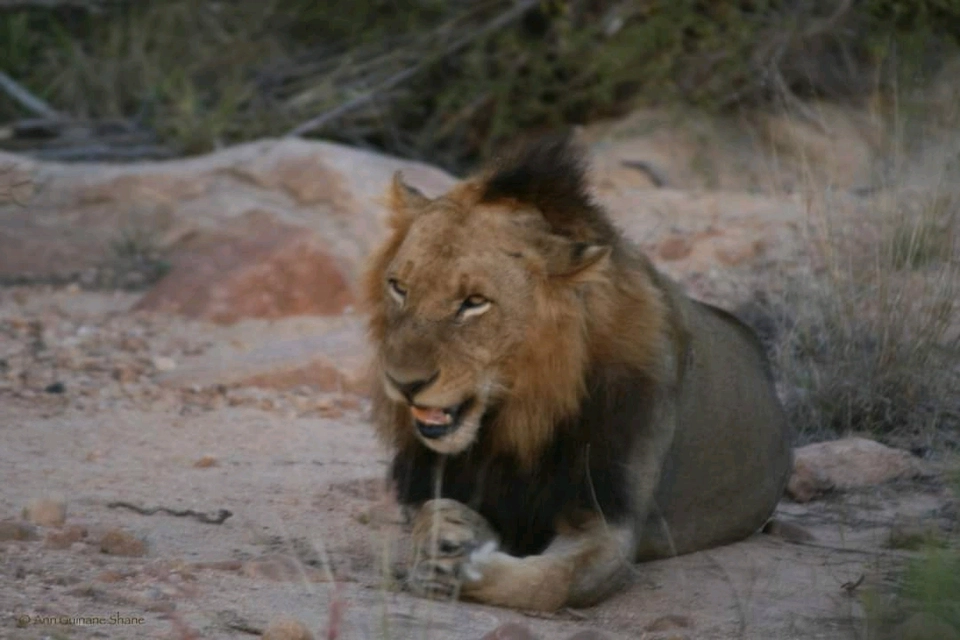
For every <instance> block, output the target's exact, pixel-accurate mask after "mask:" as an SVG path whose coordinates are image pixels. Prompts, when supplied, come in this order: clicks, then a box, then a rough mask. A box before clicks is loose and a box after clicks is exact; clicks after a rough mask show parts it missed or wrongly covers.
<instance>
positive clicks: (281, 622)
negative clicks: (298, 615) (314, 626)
mask: <svg viewBox="0 0 960 640" xmlns="http://www.w3.org/2000/svg"><path fill="white" fill-rule="evenodd" d="M261 637H262V638H263V640H313V634H312V633H310V630H309V629H307V625H305V624H303V623H302V622H300V621H299V620H294V619H292V618H278V619H276V620H274V621H272V622H271V623H270V624H268V625H267V628H266V630H265V631H264V632H263V635H262V636H261Z"/></svg>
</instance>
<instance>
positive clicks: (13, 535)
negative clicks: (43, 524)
mask: <svg viewBox="0 0 960 640" xmlns="http://www.w3.org/2000/svg"><path fill="white" fill-rule="evenodd" d="M39 538H40V536H39V535H38V534H37V530H36V528H35V527H33V526H32V525H30V524H27V523H26V522H19V521H16V520H14V521H10V520H5V521H3V522H0V542H7V541H16V542H30V541H31V540H37V539H39Z"/></svg>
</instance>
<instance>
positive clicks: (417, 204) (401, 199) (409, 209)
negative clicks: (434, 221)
mask: <svg viewBox="0 0 960 640" xmlns="http://www.w3.org/2000/svg"><path fill="white" fill-rule="evenodd" d="M429 203H430V198H428V197H427V196H425V195H423V194H422V193H420V191H418V190H417V189H415V188H414V187H411V186H410V185H408V184H407V183H406V182H404V181H403V174H402V173H401V172H400V171H396V172H394V174H393V181H392V182H391V184H390V209H391V211H392V212H393V215H394V216H395V217H396V218H398V219H401V220H409V219H412V218H414V217H416V215H417V213H419V212H420V211H421V210H423V209H424V208H425V207H426V206H427V205H428V204H429Z"/></svg>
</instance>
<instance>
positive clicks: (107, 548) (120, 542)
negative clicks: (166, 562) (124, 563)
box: [100, 529, 147, 557]
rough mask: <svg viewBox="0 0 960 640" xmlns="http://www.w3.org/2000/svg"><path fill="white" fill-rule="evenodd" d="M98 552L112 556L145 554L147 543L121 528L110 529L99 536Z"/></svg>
mask: <svg viewBox="0 0 960 640" xmlns="http://www.w3.org/2000/svg"><path fill="white" fill-rule="evenodd" d="M100 552H101V553H106V554H108V555H113V556H131V557H139V556H145V555H147V543H146V542H144V541H143V540H141V539H140V538H138V537H137V536H135V535H133V534H132V533H129V532H127V531H124V530H123V529H110V530H109V531H107V532H106V533H104V534H103V537H101V538H100Z"/></svg>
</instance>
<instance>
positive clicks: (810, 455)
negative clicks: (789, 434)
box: [787, 437, 923, 502]
mask: <svg viewBox="0 0 960 640" xmlns="http://www.w3.org/2000/svg"><path fill="white" fill-rule="evenodd" d="M922 472H923V469H922V467H921V462H920V460H919V459H917V458H915V457H914V456H912V455H911V454H910V453H909V452H907V451H901V450H899V449H892V448H890V447H887V446H885V445H882V444H880V443H879V442H875V441H873V440H868V439H866V438H858V437H852V438H844V439H842V440H834V441H831V442H818V443H815V444H810V445H806V446H804V447H800V448H798V449H797V450H796V452H795V463H794V472H793V475H792V476H791V478H790V480H789V482H788V484H787V494H788V495H789V496H790V497H791V498H792V499H793V500H794V501H796V502H805V501H809V500H811V499H813V498H815V497H816V496H817V495H819V494H821V493H823V492H824V491H827V490H830V489H834V488H835V489H839V490H849V489H857V488H863V487H871V486H875V485H878V484H882V483H884V482H889V481H891V480H896V479H899V478H906V477H914V476H916V475H919V474H921V473H922Z"/></svg>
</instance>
